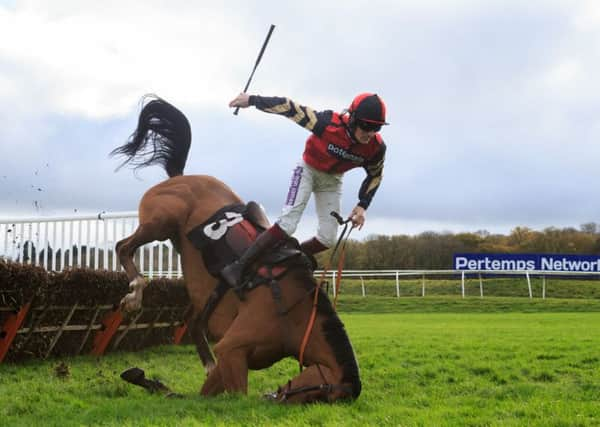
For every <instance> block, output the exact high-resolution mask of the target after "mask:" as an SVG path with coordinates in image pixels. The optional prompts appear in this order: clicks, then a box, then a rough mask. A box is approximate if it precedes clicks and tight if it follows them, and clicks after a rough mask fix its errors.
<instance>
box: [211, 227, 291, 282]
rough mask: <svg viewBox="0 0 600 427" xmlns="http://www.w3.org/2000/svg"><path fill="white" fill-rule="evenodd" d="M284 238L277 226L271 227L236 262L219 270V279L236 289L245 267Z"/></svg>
mask: <svg viewBox="0 0 600 427" xmlns="http://www.w3.org/2000/svg"><path fill="white" fill-rule="evenodd" d="M286 237H287V234H286V232H285V231H283V230H282V229H281V227H279V225H277V224H275V225H273V226H271V227H270V228H269V229H267V230H266V231H264V232H263V233H262V234H260V235H259V236H258V237H257V238H256V240H255V241H254V242H253V243H252V245H251V246H250V247H249V248H248V249H246V252H244V253H243V254H242V256H241V257H240V258H239V259H238V260H237V261H234V262H232V263H231V264H229V265H227V266H225V268H223V270H221V277H222V278H223V280H225V282H227V284H228V285H229V286H231V287H232V288H234V289H236V288H238V287H239V286H240V285H241V283H240V282H241V280H242V276H243V274H244V271H245V270H246V267H248V266H249V265H251V264H252V263H253V262H254V261H256V260H257V259H258V258H259V257H260V256H261V255H262V254H264V253H265V252H267V251H268V250H269V249H271V248H273V247H274V246H275V245H276V244H277V243H279V242H281V241H282V240H284V239H285V238H286Z"/></svg>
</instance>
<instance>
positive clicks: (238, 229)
mask: <svg viewBox="0 0 600 427" xmlns="http://www.w3.org/2000/svg"><path fill="white" fill-rule="evenodd" d="M268 227H269V222H268V220H267V218H266V216H265V214H264V213H263V211H262V208H260V206H259V205H258V204H257V203H255V202H249V203H248V204H247V205H243V204H233V205H229V206H225V207H224V208H222V209H219V210H218V211H217V212H215V214H214V215H212V216H211V217H210V218H209V219H208V220H207V221H206V222H205V223H203V224H201V225H199V226H197V227H194V229H192V231H190V232H189V233H188V234H187V237H188V239H190V241H191V242H192V243H193V245H194V246H195V247H196V248H197V249H198V250H199V251H200V252H201V253H202V259H203V260H204V264H205V266H206V269H207V270H208V272H209V273H210V274H211V275H212V276H214V277H216V278H219V274H220V272H221V270H222V269H223V268H224V267H225V266H226V265H229V264H231V263H232V262H234V261H235V260H237V259H238V258H239V257H240V256H241V255H242V254H243V253H244V252H245V251H246V249H248V247H249V246H250V245H251V244H252V242H253V241H254V240H255V239H256V237H257V236H258V235H259V234H260V233H262V232H263V231H265V230H266V229H267V228H268ZM291 259H297V260H298V261H299V262H301V263H302V265H303V266H307V267H309V268H312V267H313V263H312V262H311V260H309V259H308V258H307V257H306V256H305V255H304V253H303V252H302V251H301V250H300V245H299V244H298V241H297V240H296V239H294V238H291V237H290V239H289V240H286V241H285V242H284V243H283V244H282V245H280V246H277V247H275V248H274V249H273V250H272V251H271V252H269V253H267V254H265V255H264V256H263V257H262V258H261V259H259V261H258V263H257V265H259V266H260V267H259V268H258V269H252V268H249V270H252V271H249V272H248V273H247V274H246V275H245V278H244V280H243V282H244V284H243V285H242V286H241V287H240V289H235V291H236V292H237V293H238V296H240V298H243V291H245V290H249V289H253V288H254V287H256V286H258V285H260V284H262V283H267V282H271V281H273V280H277V279H278V278H280V277H282V276H283V275H284V274H285V272H286V271H287V269H288V268H290V267H292V265H297V264H296V263H288V262H286V263H285V265H284V266H281V265H280V264H282V263H284V261H288V260H291ZM221 282H222V283H223V281H221ZM219 286H221V285H219Z"/></svg>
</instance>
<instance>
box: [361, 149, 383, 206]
mask: <svg viewBox="0 0 600 427" xmlns="http://www.w3.org/2000/svg"><path fill="white" fill-rule="evenodd" d="M385 150H386V146H385V144H384V143H383V142H382V143H381V148H380V150H379V151H378V152H377V153H376V154H375V155H374V156H373V157H372V158H370V159H369V160H367V161H366V162H365V166H364V168H365V171H366V172H367V176H366V177H365V179H364V180H363V182H362V185H361V186H360V190H358V206H362V207H363V208H365V209H367V208H368V207H369V205H370V204H371V200H373V196H374V195H375V193H376V192H377V189H378V188H379V184H381V179H382V178H383V162H384V160H385Z"/></svg>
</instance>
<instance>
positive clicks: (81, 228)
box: [0, 212, 182, 277]
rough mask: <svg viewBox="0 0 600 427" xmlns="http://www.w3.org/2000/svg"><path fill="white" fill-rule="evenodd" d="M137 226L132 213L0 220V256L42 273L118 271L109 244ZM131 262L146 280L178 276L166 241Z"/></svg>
mask: <svg viewBox="0 0 600 427" xmlns="http://www.w3.org/2000/svg"><path fill="white" fill-rule="evenodd" d="M137 226H138V215H137V212H119V213H104V212H103V213H100V214H97V215H80V216H69V217H66V216H65V217H36V218H0V257H4V258H6V259H9V260H11V261H15V262H20V263H23V264H32V265H38V266H41V267H43V268H45V269H46V270H48V271H62V270H64V269H65V268H68V267H89V268H94V269H103V270H112V271H119V270H121V266H120V264H119V263H118V259H117V257H116V255H115V244H116V243H117V242H118V241H119V240H121V239H123V238H125V237H127V236H129V235H130V234H132V233H133V231H134V230H135V229H136V228H137ZM159 260H162V262H159ZM135 262H136V264H137V265H138V268H140V270H141V271H142V273H143V274H145V275H146V276H148V277H153V276H159V277H180V276H181V275H182V272H181V262H180V259H179V255H178V254H177V252H176V251H175V250H174V248H173V245H172V244H171V242H170V241H166V242H162V243H161V242H152V243H149V244H147V245H145V246H143V250H138V251H137V253H136V256H135Z"/></svg>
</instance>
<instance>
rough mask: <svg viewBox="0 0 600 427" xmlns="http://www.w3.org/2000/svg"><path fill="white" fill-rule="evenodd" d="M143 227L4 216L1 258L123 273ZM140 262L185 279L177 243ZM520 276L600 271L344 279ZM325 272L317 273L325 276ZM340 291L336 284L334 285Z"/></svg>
mask: <svg viewBox="0 0 600 427" xmlns="http://www.w3.org/2000/svg"><path fill="white" fill-rule="evenodd" d="M137 226H138V217H137V212H121V213H101V214H98V215H87V216H73V217H53V218H43V217H40V218H16V219H11V218H8V219H2V218H0V257H4V258H6V259H10V260H12V261H15V262H20V263H24V264H33V265H38V266H42V267H44V268H45V269H46V270H49V271H62V270H63V269H65V268H68V267H89V268H94V269H105V270H113V271H118V270H121V266H120V265H119V263H118V259H117V257H116V254H115V250H114V249H115V244H116V243H117V242H118V241H119V240H121V239H123V238H124V237H127V236H129V235H130V234H131V233H133V231H134V230H135V229H136V228H137ZM135 262H136V264H137V266H138V268H139V269H140V271H141V272H142V273H143V274H144V275H146V276H147V277H150V278H152V277H181V275H182V271H181V262H180V258H179V254H177V252H176V251H175V250H174V248H173V246H172V244H171V242H169V241H167V242H152V243H149V244H147V245H145V246H143V250H138V251H137V253H136V255H135ZM336 274H337V271H335V270H334V271H331V272H327V276H328V277H330V278H331V283H335V282H336ZM486 274H488V275H489V274H494V275H512V276H514V275H520V276H523V278H524V279H525V280H526V283H527V288H528V292H529V298H533V294H532V289H531V277H532V276H537V277H541V278H542V297H543V298H545V297H546V277H547V276H573V277H577V276H586V277H590V276H598V277H600V273H576V272H569V273H565V272H551V271H532V270H529V271H522V270H519V271H494V272H490V271H485V270H475V271H473V270H471V271H463V270H400V269H397V270H344V272H343V277H345V278H354V279H359V280H360V281H361V285H362V286H361V288H362V295H363V296H365V295H366V288H365V284H364V280H365V279H374V278H377V279H390V278H392V279H394V280H395V284H396V297H398V298H399V297H400V296H401V294H400V281H401V279H409V278H420V279H421V282H422V286H421V296H425V295H426V279H427V278H432V277H435V276H452V277H456V278H457V279H459V280H460V281H461V291H462V297H463V298H464V297H465V279H466V278H467V277H471V278H473V277H478V278H479V289H480V296H481V297H483V292H484V287H483V279H482V276H483V275H486ZM321 275H322V272H321V271H315V276H316V277H320V276H321ZM332 288H333V292H334V293H335V286H332Z"/></svg>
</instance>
